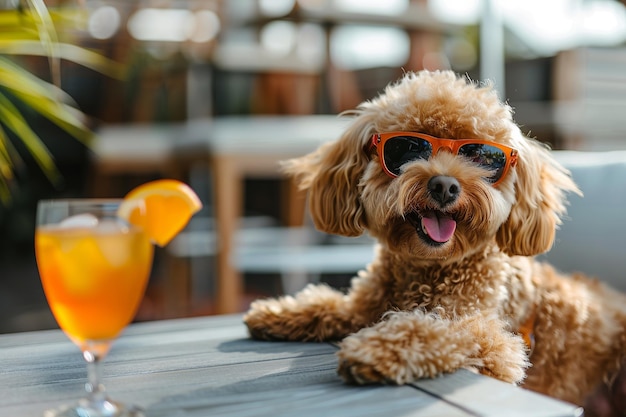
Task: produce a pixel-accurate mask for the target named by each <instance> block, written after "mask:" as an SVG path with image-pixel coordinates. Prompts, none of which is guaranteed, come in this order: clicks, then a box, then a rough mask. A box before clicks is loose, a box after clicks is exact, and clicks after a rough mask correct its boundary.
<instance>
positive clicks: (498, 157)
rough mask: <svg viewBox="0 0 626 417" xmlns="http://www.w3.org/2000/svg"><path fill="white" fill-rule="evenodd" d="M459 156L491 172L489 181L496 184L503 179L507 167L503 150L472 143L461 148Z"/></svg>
mask: <svg viewBox="0 0 626 417" xmlns="http://www.w3.org/2000/svg"><path fill="white" fill-rule="evenodd" d="M459 155H462V156H464V157H466V158H467V159H469V160H470V161H472V162H474V163H476V164H478V165H480V166H481V167H483V168H485V169H488V170H490V171H491V172H492V174H491V176H490V177H489V178H487V180H488V181H490V182H492V183H494V182H496V181H498V180H499V179H500V177H502V174H503V172H504V167H505V166H506V154H505V153H504V152H503V151H502V149H500V148H497V147H495V146H491V145H485V144H471V143H470V144H467V145H463V146H461V148H459Z"/></svg>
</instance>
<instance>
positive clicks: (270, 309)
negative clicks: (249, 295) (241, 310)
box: [243, 299, 289, 340]
mask: <svg viewBox="0 0 626 417" xmlns="http://www.w3.org/2000/svg"><path fill="white" fill-rule="evenodd" d="M283 303H284V301H283V300H282V299H267V300H257V301H254V302H253V303H252V304H251V305H250V309H249V310H248V312H247V313H246V314H245V315H244V317H243V321H244V323H245V324H246V326H247V327H248V332H249V333H250V336H252V337H253V338H255V339H262V340H285V339H287V338H288V335H289V330H288V327H289V326H288V323H286V322H285V317H284V313H285V311H284V310H285V308H284V306H283Z"/></svg>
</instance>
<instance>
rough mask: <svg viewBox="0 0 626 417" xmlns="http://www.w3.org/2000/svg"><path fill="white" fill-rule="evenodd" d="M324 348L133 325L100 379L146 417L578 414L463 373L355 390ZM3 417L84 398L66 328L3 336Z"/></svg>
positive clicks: (203, 321)
mask: <svg viewBox="0 0 626 417" xmlns="http://www.w3.org/2000/svg"><path fill="white" fill-rule="evenodd" d="M336 351H337V348H336V347H335V346H333V345H331V344H327V343H297V342H261V341H255V340H252V339H249V338H248V337H247V333H246V329H245V327H244V325H243V323H242V318H241V316H239V315H230V316H213V317H203V318H191V319H179V320H169V321H156V322H150V323H140V324H134V325H131V326H129V328H128V329H127V330H126V331H125V333H124V334H123V335H122V337H120V338H119V339H118V340H117V341H116V343H115V344H114V346H113V349H112V350H111V352H110V354H109V356H108V357H107V359H106V360H105V361H104V364H103V365H104V372H103V374H104V375H103V383H104V384H105V385H106V387H107V390H108V392H109V395H110V396H111V398H113V399H117V400H118V401H122V402H127V403H132V404H136V405H138V406H140V407H142V408H143V409H144V410H145V415H146V417H151V416H158V417H161V416H162V417H165V416H167V417H194V416H198V417H199V416H224V417H229V416H231V417H243V416H255V417H264V416H267V417H270V416H271V417H282V416H299V417H313V416H315V417H317V416H328V415H332V416H381V415H388V416H399V415H403V416H418V415H419V416H425V417H428V416H448V417H454V416H466V417H468V416H474V417H475V416H504V415H506V416H528V417H532V416H541V417H565V416H578V415H580V409H578V408H577V407H575V406H573V405H569V404H566V403H562V402H558V401H554V400H552V399H549V398H547V397H544V396H541V395H537V394H534V393H531V392H529V391H525V390H523V389H521V388H517V387H514V386H513V385H510V384H506V383H503V382H500V381H497V380H495V379H491V378H488V377H484V376H481V375H476V374H473V373H470V372H468V371H459V372H456V373H454V374H449V375H446V376H444V377H441V378H437V379H433V380H423V381H420V382H418V383H415V384H412V385H405V386H399V387H398V386H388V385H387V386H385V385H369V386H351V385H346V384H344V383H343V382H342V381H341V379H340V378H339V376H337V373H336V368H337V357H336V356H335V352H336ZM0 353H1V354H0V369H2V372H0V386H1V387H2V390H1V391H0V417H15V416H20V417H35V416H41V415H42V413H43V411H44V410H46V409H49V408H53V407H57V406H59V405H61V404H68V403H73V402H75V401H76V400H77V399H78V398H80V397H81V396H82V395H83V390H84V384H85V382H86V378H87V376H86V365H85V364H84V361H83V359H82V356H81V354H80V351H79V350H78V349H77V348H76V347H75V346H74V345H73V344H72V343H71V342H70V341H69V340H68V339H67V337H66V336H65V335H64V334H63V333H62V332H61V331H60V330H52V331H38V332H28V333H15V334H8V335H0Z"/></svg>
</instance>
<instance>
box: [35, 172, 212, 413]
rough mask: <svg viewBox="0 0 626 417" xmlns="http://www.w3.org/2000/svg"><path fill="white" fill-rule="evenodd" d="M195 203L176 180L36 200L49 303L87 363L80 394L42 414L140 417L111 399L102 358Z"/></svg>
mask: <svg viewBox="0 0 626 417" xmlns="http://www.w3.org/2000/svg"><path fill="white" fill-rule="evenodd" d="M201 208H202V203H201V202H200V199H199V198H198V196H197V195H196V194H195V192H194V191H193V190H192V189H191V188H189V186H187V185H186V184H184V183H181V182H179V181H176V180H168V179H164V180H157V181H152V182H149V183H146V184H142V185H140V186H138V187H136V188H134V189H133V190H131V192H130V193H128V194H127V195H126V197H125V198H124V199H123V200H122V199H62V200H43V201H40V202H39V203H38V205H37V228H36V230H35V252H36V255H37V266H38V268H39V275H40V277H41V282H42V285H43V289H44V292H45V294H46V298H47V299H48V304H49V305H50V308H51V309H52V313H53V314H54V317H55V318H56V320H57V323H58V324H59V326H60V327H61V328H62V329H63V330H64V331H65V333H66V334H67V335H68V336H69V337H70V339H71V340H72V341H73V342H74V343H75V344H76V345H77V346H78V347H79V348H80V349H81V351H82V353H83V358H84V359H85V361H86V362H87V380H88V382H87V383H86V384H85V390H86V394H87V396H86V397H84V398H81V399H80V400H79V401H78V403H76V404H74V405H72V406H67V405H63V406H61V407H59V408H58V409H55V410H48V411H46V413H45V415H46V417H50V416H53V417H85V416H89V417H139V416H143V415H144V414H143V412H142V411H141V409H140V408H138V407H136V406H134V405H132V404H124V403H120V402H117V401H114V400H111V399H110V398H109V397H108V396H107V395H106V392H105V389H104V385H103V384H102V383H101V381H100V379H101V378H100V377H101V362H102V360H103V359H104V358H105V357H106V355H107V353H108V351H109V348H110V347H111V344H112V343H113V341H114V340H115V339H116V338H117V336H119V334H120V333H121V332H122V330H123V329H124V327H126V325H127V324H128V323H130V322H131V320H132V319H133V317H134V315H135V312H136V311H137V307H138V306H139V303H140V302H141V299H142V297H143V293H144V290H145V288H146V284H147V282H148V277H149V275H150V269H151V266H152V254H153V243H156V244H157V245H160V246H163V245H166V244H167V243H168V242H169V241H170V240H172V239H173V238H174V236H176V234H177V233H178V232H179V231H180V230H181V229H182V228H183V227H185V225H186V224H187V222H188V221H189V219H190V218H191V216H192V215H193V214H194V213H196V212H197V211H198V210H200V209H201Z"/></svg>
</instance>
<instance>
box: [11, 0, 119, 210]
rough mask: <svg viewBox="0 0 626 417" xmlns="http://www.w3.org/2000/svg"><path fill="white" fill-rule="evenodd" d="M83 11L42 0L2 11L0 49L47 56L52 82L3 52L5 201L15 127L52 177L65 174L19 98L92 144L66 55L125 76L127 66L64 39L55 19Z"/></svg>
mask: <svg viewBox="0 0 626 417" xmlns="http://www.w3.org/2000/svg"><path fill="white" fill-rule="evenodd" d="M81 17H82V14H81V13H80V11H78V10H77V9H76V8H72V9H63V10H59V11H51V10H48V8H47V7H46V5H45V4H44V2H43V0H21V3H20V5H19V6H18V7H17V8H16V9H15V10H2V11H0V54H3V55H35V56H46V57H48V61H49V64H50V75H51V78H52V83H48V82H45V81H44V80H42V79H40V78H38V77H36V76H34V75H33V74H31V73H30V72H28V71H27V70H25V69H24V68H22V67H20V66H19V65H17V64H15V63H14V62H12V61H11V60H9V59H7V58H4V57H0V202H2V203H5V204H6V203H8V202H9V201H10V196H11V183H12V182H13V181H14V180H15V172H14V171H15V162H16V161H20V156H19V154H18V152H17V150H16V149H15V148H14V147H13V146H12V144H11V142H10V141H9V139H8V137H7V134H6V133H7V132H5V131H4V130H3V129H2V126H4V127H5V128H6V129H7V130H8V131H11V132H12V133H13V134H14V135H15V137H17V138H18V140H20V141H21V142H22V143H23V144H24V147H25V149H27V151H28V152H29V153H30V154H31V155H32V157H33V159H34V160H35V161H36V163H37V164H38V166H39V167H40V168H41V170H42V171H43V173H44V174H45V175H46V176H47V178H48V179H49V180H50V181H51V182H52V183H57V182H58V181H59V180H60V174H59V171H58V169H57V167H56V165H55V163H54V159H53V157H52V155H51V154H50V152H49V150H48V149H47V147H46V146H45V144H44V143H43V141H42V140H41V138H39V136H37V134H36V133H35V132H34V131H33V130H32V129H31V128H30V126H29V125H28V122H27V121H26V118H25V117H24V116H23V114H22V113H21V112H20V110H19V108H18V106H17V105H16V104H15V103H17V102H19V103H21V105H23V106H26V107H28V108H29V109H30V110H33V111H35V112H37V113H38V114H40V115H42V116H43V117H45V118H47V119H48V120H50V121H51V122H53V123H55V124H56V125H57V126H59V127H60V128H62V129H63V130H65V131H66V132H67V133H69V134H70V135H71V136H73V137H74V138H76V139H78V140H79V141H81V142H82V143H84V144H86V145H89V144H90V143H91V140H92V137H93V134H92V132H91V131H90V129H89V128H88V127H87V125H86V124H85V123H84V115H82V113H80V112H79V111H78V110H77V109H76V108H75V107H74V106H73V105H72V104H73V101H72V99H71V98H70V97H69V96H68V95H67V94H66V93H64V92H63V91H62V90H61V89H60V88H59V87H58V86H59V85H60V59H67V60H71V61H73V62H76V63H78V64H81V65H83V66H85V67H87V68H90V69H93V70H96V71H99V72H101V73H104V74H107V75H109V76H111V77H114V78H123V77H124V68H123V67H122V66H121V65H119V64H117V63H115V62H113V61H111V60H109V59H107V58H105V57H103V56H101V55H99V54H97V53H95V52H92V51H89V50H86V49H84V48H80V47H77V46H74V45H71V44H68V43H60V42H59V41H58V37H57V33H56V31H55V28H54V23H57V24H64V23H68V22H70V23H72V24H75V23H76V22H77V21H78V20H79V19H80V18H81Z"/></svg>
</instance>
